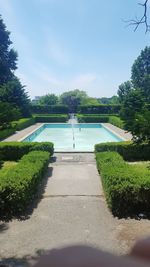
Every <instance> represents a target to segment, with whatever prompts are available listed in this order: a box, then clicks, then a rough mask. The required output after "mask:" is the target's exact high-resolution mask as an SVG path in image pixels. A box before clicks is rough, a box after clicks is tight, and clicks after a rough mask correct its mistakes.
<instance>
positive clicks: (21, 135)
mask: <svg viewBox="0 0 150 267" xmlns="http://www.w3.org/2000/svg"><path fill="white" fill-rule="evenodd" d="M43 124H45V123H35V124H33V125H31V126H29V127H27V128H25V129H23V130H21V131H18V132H16V133H15V134H13V135H11V136H9V137H8V138H6V139H4V140H3V141H2V142H13V141H18V142H21V141H22V140H24V139H25V138H26V137H28V136H29V135H30V134H32V133H33V132H35V131H36V130H37V129H39V128H40V127H42V125H43ZM46 124H68V123H46ZM77 124H84V123H77ZM89 124H101V125H102V126H103V127H105V128H106V129H108V130H109V131H111V132H112V133H113V134H115V135H116V136H118V137H119V138H121V139H123V141H130V140H131V139H132V135H131V134H130V133H129V132H126V131H125V130H123V129H120V128H118V127H116V126H114V125H112V124H110V123H89ZM64 152H65V151H64ZM79 152H80V151H79ZM81 152H82V151H81ZM87 152H88V151H87Z"/></svg>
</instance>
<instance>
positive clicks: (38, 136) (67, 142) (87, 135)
mask: <svg viewBox="0 0 150 267" xmlns="http://www.w3.org/2000/svg"><path fill="white" fill-rule="evenodd" d="M22 141H23V142H53V143H54V149H55V151H56V152H64V151H66V152H78V151H79V152H80V151H83V152H92V151H94V145H95V144H98V143H104V142H120V141H123V139H121V138H120V137H119V136H117V135H115V134H114V133H112V132H111V131H109V130H108V129H106V128H105V127H104V126H103V125H101V124H90V123H81V124H74V125H71V124H65V123H64V124H63V123H45V124H43V125H42V126H41V127H40V128H38V129H37V130H35V131H34V132H33V133H32V134H30V135H28V136H27V137H26V138H25V139H24V140H22Z"/></svg>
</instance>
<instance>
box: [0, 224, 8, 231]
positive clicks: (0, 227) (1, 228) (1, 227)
mask: <svg viewBox="0 0 150 267" xmlns="http://www.w3.org/2000/svg"><path fill="white" fill-rule="evenodd" d="M8 228H9V226H8V223H4V222H2V223H0V233H2V232H4V231H7V230H8Z"/></svg>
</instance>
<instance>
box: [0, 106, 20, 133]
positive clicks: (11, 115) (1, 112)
mask: <svg viewBox="0 0 150 267" xmlns="http://www.w3.org/2000/svg"><path fill="white" fill-rule="evenodd" d="M20 117H21V113H20V111H19V109H18V108H15V107H14V106H11V105H10V104H9V103H6V102H0V129H5V128H7V127H9V123H10V122H11V121H13V120H18V119H19V118H20Z"/></svg>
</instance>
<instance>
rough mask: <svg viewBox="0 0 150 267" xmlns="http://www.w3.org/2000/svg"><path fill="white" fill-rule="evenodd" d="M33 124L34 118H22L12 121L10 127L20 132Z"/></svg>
mask: <svg viewBox="0 0 150 267" xmlns="http://www.w3.org/2000/svg"><path fill="white" fill-rule="evenodd" d="M34 123H35V120H34V118H23V119H20V120H18V121H12V123H11V125H12V127H13V128H15V129H16V131H20V130H23V129H24V128H26V127H29V126H30V125H32V124H34Z"/></svg>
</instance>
